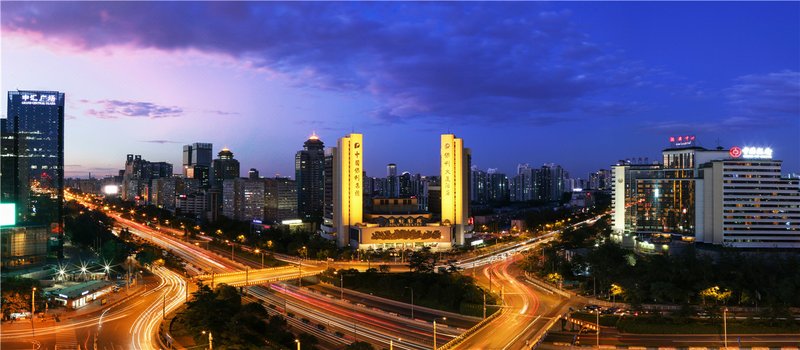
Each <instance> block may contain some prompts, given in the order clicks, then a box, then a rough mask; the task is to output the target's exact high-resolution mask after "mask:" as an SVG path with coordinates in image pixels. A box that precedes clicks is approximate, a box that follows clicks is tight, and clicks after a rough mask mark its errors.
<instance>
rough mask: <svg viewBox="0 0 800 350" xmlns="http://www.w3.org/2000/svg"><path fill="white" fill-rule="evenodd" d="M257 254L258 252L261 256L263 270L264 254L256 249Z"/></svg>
mask: <svg viewBox="0 0 800 350" xmlns="http://www.w3.org/2000/svg"><path fill="white" fill-rule="evenodd" d="M255 252H256V254H259V253H260V254H261V268H262V269H263V268H264V252H262V251H261V249H258V248H256V250H255Z"/></svg>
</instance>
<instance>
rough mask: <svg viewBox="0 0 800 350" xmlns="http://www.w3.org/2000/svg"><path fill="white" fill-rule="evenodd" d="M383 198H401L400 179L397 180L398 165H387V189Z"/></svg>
mask: <svg viewBox="0 0 800 350" xmlns="http://www.w3.org/2000/svg"><path fill="white" fill-rule="evenodd" d="M383 196H384V197H388V198H397V197H400V179H398V178H397V164H394V163H389V164H388V165H386V187H385V188H384V193H383Z"/></svg>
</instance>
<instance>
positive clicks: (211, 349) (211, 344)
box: [203, 331, 214, 350]
mask: <svg viewBox="0 0 800 350" xmlns="http://www.w3.org/2000/svg"><path fill="white" fill-rule="evenodd" d="M203 334H206V331H203ZM208 350H214V337H213V336H212V335H211V331H208Z"/></svg>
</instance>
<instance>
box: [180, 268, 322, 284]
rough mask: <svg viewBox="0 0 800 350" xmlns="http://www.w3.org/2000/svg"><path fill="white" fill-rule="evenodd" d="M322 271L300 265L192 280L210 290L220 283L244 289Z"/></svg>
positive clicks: (201, 277)
mask: <svg viewBox="0 0 800 350" xmlns="http://www.w3.org/2000/svg"><path fill="white" fill-rule="evenodd" d="M323 270H324V268H321V267H309V266H305V267H303V266H301V265H298V266H280V267H271V268H266V269H252V270H251V269H245V270H243V271H236V272H226V273H210V274H203V275H197V276H195V277H194V278H195V279H196V280H199V281H201V282H203V283H207V284H209V285H210V286H211V288H214V286H215V285H218V284H222V283H224V284H227V285H229V286H234V287H245V286H254V285H259V284H266V283H273V282H279V281H288V280H292V279H297V278H302V277H308V276H315V275H318V274H319V273H321V272H322V271H323Z"/></svg>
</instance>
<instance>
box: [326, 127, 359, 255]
mask: <svg viewBox="0 0 800 350" xmlns="http://www.w3.org/2000/svg"><path fill="white" fill-rule="evenodd" d="M336 145H337V147H336V154H335V156H334V161H333V163H334V164H333V168H334V169H333V181H334V182H333V184H334V186H333V191H334V198H333V217H334V223H333V224H334V226H335V227H336V243H337V245H338V246H339V247H344V246H346V245H348V244H349V243H350V227H351V226H354V225H356V224H358V223H361V222H362V214H363V208H364V205H363V203H364V193H363V183H364V182H363V181H362V180H363V179H362V177H363V170H364V154H363V153H364V147H363V135H361V134H350V135H347V136H345V137H342V138H340V139H339V140H338V142H337V144H336Z"/></svg>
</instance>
